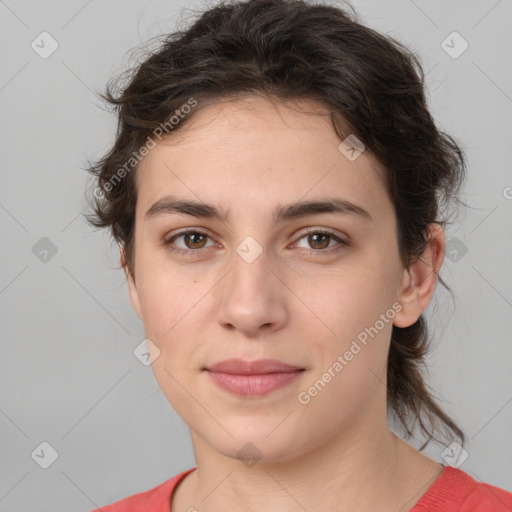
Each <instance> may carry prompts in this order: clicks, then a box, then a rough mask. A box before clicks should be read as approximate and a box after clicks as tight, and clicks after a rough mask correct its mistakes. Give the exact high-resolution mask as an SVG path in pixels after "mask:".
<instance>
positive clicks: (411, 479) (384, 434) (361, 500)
mask: <svg viewBox="0 0 512 512" xmlns="http://www.w3.org/2000/svg"><path fill="white" fill-rule="evenodd" d="M373 410H374V411H375V409H373ZM379 418H380V421H375V418H374V421H373V422H371V421H370V422H369V421H368V418H361V421H360V422H358V423H357V425H353V426H352V427H351V428H350V429H345V430H343V431H342V432H340V433H338V434H337V435H336V436H334V437H332V438H331V439H329V440H328V441H327V442H325V443H324V444H322V445H321V446H318V447H317V448H316V449H314V450H312V451H308V452H306V453H303V454H302V455H300V456H298V457H293V458H290V459H288V460H285V461H281V462H266V461H265V460H264V459H261V460H260V461H258V462H256V464H254V465H253V466H251V467H248V466H246V465H244V464H243V463H242V462H241V461H239V460H235V459H233V458H230V457H225V456H224V455H222V454H219V452H218V451H216V450H214V449H213V448H212V446H211V445H210V444H209V443H207V442H206V441H205V440H204V439H203V438H202V437H200V436H198V435H197V434H196V433H195V432H192V441H193V445H194V451H195V454H196V461H197V468H198V469H197V470H196V471H194V472H192V473H191V474H190V475H189V477H187V479H186V480H188V483H187V485H186V486H184V487H185V488H186V490H184V492H183V493H182V496H183V498H182V499H181V500H180V503H179V507H178V506H177V508H176V511H177V512H178V511H179V512H181V510H182V509H183V510H189V509H190V508H191V507H192V506H193V507H195V508H196V509H197V510H201V511H204V512H209V511H211V512H215V511H220V510H226V508H231V509H233V508H240V509H243V510H247V511H248V512H253V511H254V512H256V511H261V510H265V511H266V512H273V511H276V512H277V511H280V512H288V511H289V512H291V511H297V510H301V509H302V510H308V511H309V510H315V511H319V512H320V511H324V510H325V511H330V510H357V511H358V512H370V511H371V512H374V511H375V510H379V511H382V512H386V511H388V510H389V511H394V512H396V511H400V512H406V511H407V510H410V508H412V506H413V505H414V503H416V501H418V499H419V498H420V497H421V496H422V495H423V494H424V493H425V491H426V490H427V488H428V487H429V486H430V485H431V484H432V483H433V481H434V480H435V478H436V477H437V476H439V472H440V469H441V466H440V465H439V464H437V463H435V462H434V461H432V460H431V459H428V458H427V457H426V456H424V455H423V454H420V453H419V452H417V451H416V450H415V449H414V448H413V447H411V446H410V445H409V444H407V443H406V442H405V441H403V440H401V439H399V438H398V437H397V436H395V435H394V434H393V433H392V432H391V431H390V430H389V426H388V423H387V414H386V415H383V414H381V415H380V416H379ZM177 505H178V503H177ZM228 505H229V507H228ZM173 510H174V509H173Z"/></svg>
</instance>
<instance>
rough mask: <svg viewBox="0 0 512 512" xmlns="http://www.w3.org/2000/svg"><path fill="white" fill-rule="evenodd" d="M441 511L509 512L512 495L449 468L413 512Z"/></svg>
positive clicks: (511, 505)
mask: <svg viewBox="0 0 512 512" xmlns="http://www.w3.org/2000/svg"><path fill="white" fill-rule="evenodd" d="M434 510H442V511H443V512H449V511H451V510H453V511H455V510H456V511H457V512H475V511H482V512H483V511H485V512H510V511H511V510H512V493H511V492H509V491H506V490H505V489H501V488H499V487H495V486H493V485H490V484H487V483H483V482H478V481H477V480H475V479H474V478H472V477H471V476H470V475H468V474H467V473H466V472H464V471H462V470H460V469H457V468H453V467H450V466H446V467H445V468H444V470H443V472H442V473H441V476H440V477H439V478H438V479H437V480H436V481H435V482H434V484H433V485H432V486H431V487H430V489H429V490H428V491H427V492H426V493H425V495H424V496H423V497H422V498H421V499H420V501H419V502H418V503H417V504H416V506H415V507H414V508H413V509H412V511H411V512H420V511H421V512H423V511H429V512H432V511H434Z"/></svg>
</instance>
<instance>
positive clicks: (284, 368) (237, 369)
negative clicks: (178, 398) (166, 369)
mask: <svg viewBox="0 0 512 512" xmlns="http://www.w3.org/2000/svg"><path fill="white" fill-rule="evenodd" d="M204 370H206V373H207V374H208V376H209V377H210V378H211V379H212V381H213V382H214V383H215V384H216V385H217V386H218V387H219V388H221V389H222V390H224V391H228V392H230V393H232V394H235V395H241V396H244V397H258V396H263V395H267V394H269V393H271V392H273V391H276V390H278V389H280V388H283V387H286V386H288V385H290V384H291V383H292V382H293V381H295V380H296V379H297V378H298V377H300V375H301V374H302V372H303V371H305V369H304V368H299V367H297V366H293V365H290V364H286V363H283V362H282V361H278V360H276V359H259V360H257V361H244V360H242V359H227V360H226V361H221V362H220V363H216V364H214V365H212V366H210V367H208V368H204Z"/></svg>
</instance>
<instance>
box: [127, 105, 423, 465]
mask: <svg viewBox="0 0 512 512" xmlns="http://www.w3.org/2000/svg"><path fill="white" fill-rule="evenodd" d="M312 106H313V107H315V104H314V103H311V102H309V103H305V102H296V103H295V104H294V108H288V107H287V106H286V105H284V104H281V103H279V104H275V103H270V102H268V101H266V100H263V99H259V98H255V97H253V98H248V99H246V100H237V101H235V102H231V103H228V102H224V103H218V104H215V105H210V106H209V107H207V108H205V109H204V110H201V111H198V112H197V113H195V114H194V117H193V118H191V119H190V121H189V122H188V123H187V124H186V126H184V130H182V131H180V132H176V133H175V134H173V135H172V136H171V137H169V138H168V139H167V140H166V141H165V142H164V141H163V142H160V143H159V144H157V146H156V147H155V148H154V149H152V150H151V151H150V152H149V154H148V155H147V157H146V158H145V160H144V161H143V163H142V167H141V168H140V169H139V170H138V175H137V188H138V200H137V208H136V222H135V225H136V227H135V276H134V277H135V279H134V280H132V278H131V277H130V276H128V282H129V287H130V297H131V302H132V305H133V307H134V309H135V311H136V312H137V314H138V315H139V317H140V318H141V319H142V321H143V324H144V328H145V333H146V338H148V339H149V340H151V343H150V352H152V354H153V356H152V357H156V356H157V357H156V359H154V361H153V363H152V368H153V371H154V374H155V377H156V379H157V381H158V383H159V385H160V387H161V389H162V391H163V393H164V394H165V396H166V397H167V399H168V401H169V402H170V403H171V405H172V406H173V408H174V409H175V411H176V412H177V413H178V414H179V415H180V416H181V417H182V418H183V420H184V421H185V422H186V423H187V425H188V426H189V427H190V429H191V431H192V432H193V434H194V435H197V436H199V437H200V438H201V439H202V440H204V441H205V442H207V443H208V445H210V446H211V447H213V448H214V449H215V450H216V451H217V452H219V453H221V454H223V455H225V456H227V457H233V458H237V457H239V456H240V450H241V449H242V448H243V447H244V446H246V443H249V442H250V443H252V445H254V446H255V447H257V450H258V454H259V455H258V456H261V457H262V459H263V461H269V462H270V461H284V460H287V459H290V458H292V457H297V456H300V455H303V454H305V453H307V452H310V451H311V450H314V449H315V448H317V447H318V446H320V445H321V444H323V443H325V442H327V441H328V440H332V439H335V438H336V437H337V436H341V435H343V434H344V433H348V432H350V431H353V430H354V428H355V427H356V426H357V427H358V428H360V427H364V425H369V424H371V422H372V421H374V420H375V417H376V416H377V415H382V414H383V411H385V400H386V394H385V391H386V389H385V380H386V358H387V353H388V349H389V340H390V336H391V329H392V325H393V324H395V325H399V324H400V322H402V323H403V322H405V321H406V319H404V318H403V312H402V313H399V312H398V311H399V309H400V305H399V304H398V307H397V299H399V298H400V292H401V291H402V290H403V289H404V286H405V285H406V284H407V279H406V278H407V276H408V274H407V272H405V271H404V269H403V268H402V266H401V264H400V259H399V253H398V245H397V237H396V217H395V213H394V207H393V204H392V203H391V201H390V199H389V197H388V195H387V192H386V189H385V186H384V182H383V179H382V176H381V174H380V173H381V172H382V171H380V170H379V166H378V163H377V161H376V160H374V159H373V157H372V156H371V155H370V153H369V152H368V151H364V152H363V153H362V154H360V156H359V157H357V158H356V159H355V160H353V159H349V158H347V156H346V154H345V153H343V152H342V151H341V150H340V149H339V145H340V140H339V139H338V137H337V136H336V134H335V132H334V131H333V128H332V126H331V124H330V120H329V116H328V115H318V114H315V113H308V112H303V111H302V110H303V109H301V108H300V107H305V109H304V110H308V111H309V112H311V110H313V109H312ZM297 107H299V108H297ZM315 108H316V110H317V112H324V113H325V111H323V110H322V109H321V106H319V105H316V107H315ZM171 196H172V198H171ZM166 197H167V199H166ZM336 201H337V202H338V203H337V204H338V206H340V207H339V208H337V209H336V208H333V207H332V204H333V203H334V202H336ZM343 201H345V202H348V203H350V204H351V205H352V206H353V208H347V207H346V203H343ZM157 202H159V205H158V206H154V205H155V203H157ZM178 202H196V203H204V204H205V205H209V208H208V207H202V208H199V207H197V205H196V207H192V206H191V205H188V206H187V205H184V203H181V207H180V206H179V204H178ZM304 202H325V203H326V204H327V203H331V205H330V206H329V205H327V206H326V205H324V206H323V207H321V208H320V207H317V208H316V209H315V208H314V207H311V206H310V208H302V207H300V206H295V207H290V206H289V205H293V204H296V203H301V204H302V203H304ZM343 205H345V208H342V206H343ZM152 207H153V208H152ZM150 209H151V211H150V212H148V211H149V210H150ZM215 211H216V212H218V216H217V215H215V214H212V212H215ZM363 211H366V214H363V213H362V212H363ZM147 212H148V213H147ZM401 315H402V316H401ZM416 318H417V317H416ZM416 318H413V319H412V320H411V322H410V323H412V321H414V320H416ZM365 335H366V336H365ZM151 347H153V348H151ZM232 358H237V359H242V360H245V361H254V360H260V359H273V360H278V361H281V362H283V363H286V364H288V365H291V366H293V367H295V368H298V369H300V371H296V372H294V373H293V376H292V375H290V374H288V375H284V374H283V373H281V374H280V376H277V377H276V374H274V376H273V377H271V378H268V376H267V377H265V378H263V379H260V380H259V381H258V382H256V380H257V378H256V380H255V378H254V377H249V378H247V377H246V378H245V380H244V378H243V377H238V380H236V379H235V380H231V381H230V382H232V383H233V382H235V381H236V382H235V385H237V384H238V385H240V386H242V387H243V386H244V385H248V386H250V389H251V390H253V391H255V390H259V391H258V392H259V394H252V395H251V394H245V395H244V394H240V393H239V392H234V391H229V390H226V389H225V388H224V387H221V386H220V385H219V384H218V382H219V381H218V380H217V379H216V378H214V375H212V373H213V372H209V371H207V370H205V368H211V367H212V366H213V365H214V364H216V363H219V362H221V361H224V360H227V359H232ZM217 377H219V375H217ZM274 377H275V378H274ZM288 377H290V378H288ZM220 378H221V380H222V378H223V379H224V381H223V382H226V379H227V380H228V381H229V379H231V377H226V376H225V375H224V376H222V375H221V376H220ZM251 379H252V380H251ZM279 379H281V380H279ZM249 381H250V382H251V383H250V384H247V383H248V382H249ZM276 382H285V383H286V384H284V385H281V386H280V387H277V388H275V389H273V390H271V391H268V390H267V392H264V391H262V387H261V386H263V385H264V384H265V383H266V384H268V385H269V386H272V385H275V384H276ZM262 383H263V384H262ZM258 386H260V387H258ZM244 389H246V388H244ZM242 392H243V391H242ZM246 392H248V391H247V389H246ZM255 392H256V391H255Z"/></svg>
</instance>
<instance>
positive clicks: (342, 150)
mask: <svg viewBox="0 0 512 512" xmlns="http://www.w3.org/2000/svg"><path fill="white" fill-rule="evenodd" d="M134 71H135V72H134V73H133V76H131V77H130V81H129V83H128V85H127V86H126V87H125V88H124V90H122V91H121V93H120V94H118V95H115V94H114V93H113V92H112V87H111V88H109V89H108V90H107V93H106V95H105V96H104V97H105V99H107V100H108V101H109V102H110V103H111V104H112V105H114V106H115V107H116V108H117V109H118V115H119V130H118V134H117V139H116V141H115V144H114V145H113V147H112V149H111V150H110V151H109V152H108V154H107V155H106V156H105V157H104V158H103V159H102V160H101V161H100V162H99V163H98V164H97V165H95V166H92V167H91V168H90V171H91V172H92V173H93V174H94V175H96V176H97V179H98V182H97V187H96V189H95V191H94V205H93V207H94V213H93V214H91V215H90V216H89V220H90V222H91V223H92V224H94V225H95V226H98V227H99V226H101V227H107V226H108V227H109V228H110V229H111V230H112V234H113V236H114V237H115V239H116V240H117V241H118V242H119V244H120V249H121V251H120V254H121V265H122V267H123V269H124V271H125V273H126V278H127V282H128V286H129V293H130V300H131V304H132V306H133V308H134V310H135V312H136V313H137V315H138V316H139V317H140V319H141V320H142V322H143V324H144V329H145V332H146V338H147V340H146V343H147V350H148V351H147V353H146V357H147V359H148V362H149V363H151V366H152V368H153V372H154V374H155V377H156V379H157V381H158V383H159V385H160V387H161V389H162V391H163V393H164V394H165V396H166V397H167V399H168V401H169V402H170V404H171V405H172V407H173V408H174V409H175V410H176V412H177V413H178V414H179V415H180V416H181V417H182V419H183V420H184V421H185V422H186V424H187V425H188V426H189V428H190V431H191V436H192V442H193V447H194V453H195V458H196V462H197V467H196V468H191V469H190V470H188V471H186V472H184V473H181V474H180V475H176V476H174V477H173V478H171V479H169V480H167V481H166V482H164V483H163V484H161V485H159V486H157V487H155V488H154V489H152V490H149V491H146V492H142V493H140V494H137V495H134V496H131V497H129V498H126V499H124V500H122V501H120V502H117V503H115V504H112V505H110V506H107V507H102V510H104V511H109V512H114V511H128V510H129V511H139V510H140V511H142V510H144V511H149V510H151V511H157V512H163V511H166V512H168V511H169V510H172V511H173V512H177V511H180V512H181V511H194V510H198V511H217V510H226V509H234V508H240V509H242V510H251V511H260V510H265V511H274V510H275V511H292V510H308V511H313V510H315V511H324V510H357V511H358V512H369V511H372V512H374V511H379V512H387V511H393V512H396V511H415V512H418V511H423V510H428V511H434V510H439V511H441V510H442V511H450V510H464V511H469V510H486V511H487V510H488V511H501V510H503V511H505V510H510V509H511V507H512V494H511V493H509V492H507V491H505V490H504V489H500V488H497V487H494V486H491V485H487V484H483V483H479V482H476V481H475V480H474V479H472V478H471V477H470V476H469V475H468V474H466V473H465V472H464V471H462V470H460V469H456V468H455V467H450V466H444V465H442V464H439V463H437V462H435V461H434V460H432V459H430V458H429V457H427V456H425V455H424V454H422V453H421V451H418V450H416V449H415V448H413V447H412V446H411V445H410V444H408V443H407V442H406V441H405V440H404V439H401V438H400V437H398V436H397V435H396V434H394V433H393V432H392V431H391V430H390V428H389V423H388V419H389V418H388V413H390V416H391V419H394V420H396V422H397V423H398V425H399V426H401V427H402V428H403V431H404V434H405V437H409V436H412V435H413V433H414V430H415V428H414V427H415V425H419V434H421V435H423V436H424V437H425V444H424V446H425V445H426V444H427V443H428V442H429V441H430V440H434V441H437V440H439V441H441V442H443V441H442V440H443V439H444V444H449V446H450V448H449V449H450V450H451V452H452V453H453V452H454V451H455V452H460V453H463V451H462V450H463V446H464V433H463V432H462V430H461V429H460V428H459V427H458V426H457V425H456V423H455V422H454V421H453V420H452V419H451V418H450V417H449V416H448V415H447V414H446V413H445V412H444V411H443V410H442V409H441V408H440V407H439V406H438V405H437V403H436V402H435V399H434V398H433V397H432V396H431V395H430V393H429V391H428V389H427V387H426V384H425V382H424V378H423V375H422V373H421V371H420V368H421V365H422V364H423V362H424V357H425V353H426V346H427V326H426V323H425V319H424V315H423V312H424V310H425V309H426V308H427V306H428V304H429V302H430V300H431V298H432V295H433V293H434V290H435V286H436V284H437V281H438V279H439V280H440V281H441V283H442V284H443V285H444V283H443V281H442V279H441V278H440V277H439V270H440V267H441V264H442V262H443V257H444V248H445V237H444V230H443V226H444V225H445V222H446V218H445V216H444V214H445V209H444V208H445V207H446V206H448V205H449V204H450V202H451V201H452V200H454V201H456V200H457V192H458V190H459V189H460V186H461V184H462V182H463V180H464V177H465V158H464V156H463V154H462V152H461V150H460V148H459V146H458V145H457V143H456V142H455V141H454V139H453V138H451V137H450V136H448V135H446V134H444V133H443V132H441V131H439V130H438V129H437V127H436V125H435V123H434V121H433V119H432V117H431V115H430V113H429V111H428V108H427V105H426V101H425V95H424V84H423V74H422V70H421V66H420V63H419V61H418V60H417V58H416V57H415V56H414V55H413V54H412V53H411V52H410V51H408V50H407V49H406V48H404V47H403V46H402V45H400V44H399V43H397V42H396V41H394V40H392V39H391V38H389V37H386V36H383V35H380V34H378V33H376V32H375V31H373V30H371V29H369V28H367V27H365V26H363V25H361V24H359V23H358V22H357V21H356V19H355V17H352V16H351V15H349V14H348V13H346V12H344V11H342V10H340V9H338V8H335V7H332V6H325V5H310V4H308V3H307V2H303V1H300V0H291V1H285V0H253V1H246V2H233V3H230V4H220V5H218V6H217V7H214V8H211V9H210V10H208V11H206V12H204V13H203V14H202V15H201V16H200V17H199V18H198V19H197V20H196V21H195V22H194V23H193V24H192V26H190V27H189V28H188V29H187V30H185V31H183V32H179V33H174V34H171V35H169V36H168V37H167V38H166V39H165V41H163V44H162V45H161V46H160V48H159V49H158V50H157V51H155V52H154V53H153V54H152V55H151V56H150V57H149V58H147V59H146V60H145V61H144V62H142V63H141V64H139V65H138V67H137V68H136V69H135V70H134ZM416 430H417V429H416ZM416 433H418V432H416ZM455 440H456V441H455ZM422 448H423V447H422Z"/></svg>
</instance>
